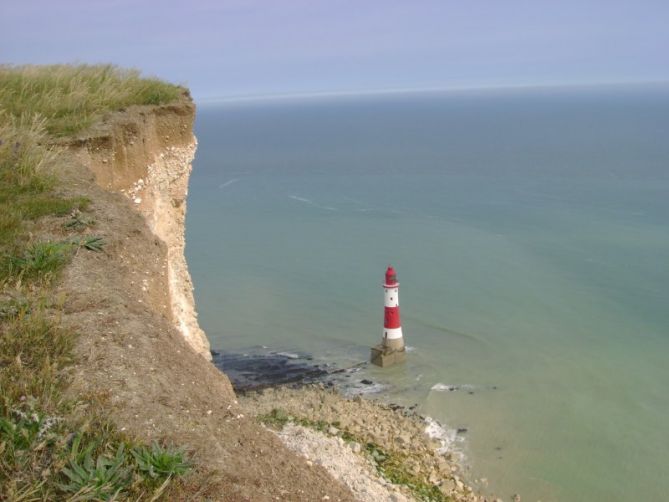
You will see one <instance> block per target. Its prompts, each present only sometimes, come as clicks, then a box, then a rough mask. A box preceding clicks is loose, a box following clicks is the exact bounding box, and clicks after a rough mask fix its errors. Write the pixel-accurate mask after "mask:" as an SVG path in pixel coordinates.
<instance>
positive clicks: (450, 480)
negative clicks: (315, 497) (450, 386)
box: [213, 350, 501, 502]
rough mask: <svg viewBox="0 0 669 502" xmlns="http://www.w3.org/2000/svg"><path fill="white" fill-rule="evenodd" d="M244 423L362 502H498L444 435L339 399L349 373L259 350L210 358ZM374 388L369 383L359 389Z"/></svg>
mask: <svg viewBox="0 0 669 502" xmlns="http://www.w3.org/2000/svg"><path fill="white" fill-rule="evenodd" d="M213 361H214V363H215V364H216V365H217V366H219V367H220V368H221V369H223V370H224V371H225V372H226V374H227V375H228V376H229V377H230V379H231V382H232V384H233V386H234V387H235V390H236V391H237V394H238V399H239V404H240V406H241V408H242V409H243V410H244V413H245V414H246V415H247V416H252V417H255V418H256V419H257V420H258V421H260V422H262V423H263V424H265V426H266V427H267V428H269V429H271V430H273V431H274V432H275V433H276V434H277V436H278V437H279V438H280V439H281V440H282V442H283V443H284V444H285V445H286V446H287V447H288V448H290V449H291V450H293V451H295V452H296V453H298V454H300V455H302V456H303V457H305V458H306V459H307V463H308V464H309V465H311V464H317V465H320V466H322V467H324V468H325V469H326V470H328V472H330V474H331V475H332V476H333V477H335V478H336V479H337V480H339V481H341V482H343V483H344V484H345V485H346V486H347V487H348V488H349V489H350V490H351V491H352V492H353V494H354V495H355V496H356V498H357V499H359V500H361V501H370V502H371V501H377V500H396V501H405V500H455V501H478V502H484V501H499V500H501V499H499V498H496V497H489V496H485V495H482V494H481V492H482V491H483V489H484V487H485V480H477V481H478V483H477V484H476V486H474V485H473V484H471V483H469V482H468V481H467V479H466V475H465V473H464V468H463V465H462V462H461V460H462V458H461V456H460V454H459V453H458V452H456V451H453V450H452V449H450V448H449V445H448V444H447V443H446V442H445V441H444V440H443V439H442V438H441V437H440V434H443V433H444V429H442V428H441V426H440V425H439V424H438V423H437V422H436V421H434V420H432V419H430V418H429V417H423V416H421V415H419V414H418V413H416V412H415V411H414V410H413V409H412V408H413V407H412V408H407V407H403V406H399V405H395V404H384V403H382V402H379V401H375V400H372V399H367V398H365V399H363V398H362V397H361V396H360V395H357V396H355V397H346V396H345V395H344V394H343V393H342V392H340V387H341V383H342V382H343V381H345V380H346V378H344V376H345V374H349V375H350V373H351V372H355V370H356V368H353V369H341V368H335V367H332V366H328V365H318V364H316V363H314V362H313V361H311V359H310V358H309V356H308V355H300V354H290V353H282V352H268V351H266V350H250V351H248V352H244V353H241V354H226V355H222V354H218V353H216V352H214V353H213ZM365 383H366V384H368V385H373V382H371V381H368V382H365Z"/></svg>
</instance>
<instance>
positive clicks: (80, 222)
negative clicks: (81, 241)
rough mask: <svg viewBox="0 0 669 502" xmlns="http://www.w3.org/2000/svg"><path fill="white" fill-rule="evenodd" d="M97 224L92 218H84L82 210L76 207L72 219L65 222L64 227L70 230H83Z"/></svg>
mask: <svg viewBox="0 0 669 502" xmlns="http://www.w3.org/2000/svg"><path fill="white" fill-rule="evenodd" d="M94 224H95V221H94V220H92V219H88V218H84V216H83V215H82V214H81V211H79V210H77V209H74V210H73V211H72V212H71V213H70V219H69V220H68V221H66V222H65V223H64V224H63V227H65V228H67V229H69V230H82V229H84V228H86V227H90V226H92V225H94Z"/></svg>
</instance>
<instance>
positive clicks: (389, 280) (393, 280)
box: [384, 265, 400, 287]
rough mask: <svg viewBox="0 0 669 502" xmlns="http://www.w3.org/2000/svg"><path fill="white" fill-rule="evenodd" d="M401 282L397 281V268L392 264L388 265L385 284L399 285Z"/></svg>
mask: <svg viewBox="0 0 669 502" xmlns="http://www.w3.org/2000/svg"><path fill="white" fill-rule="evenodd" d="M399 284H400V283H399V282H397V273H396V272H395V269H394V268H393V267H392V265H388V269H387V270H386V282H385V284H384V286H389V287H395V286H399Z"/></svg>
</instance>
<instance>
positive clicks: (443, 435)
mask: <svg viewBox="0 0 669 502" xmlns="http://www.w3.org/2000/svg"><path fill="white" fill-rule="evenodd" d="M425 424H426V425H425V434H427V436H428V437H429V438H431V439H436V440H437V441H439V443H440V444H441V446H440V447H439V448H437V453H439V454H440V455H443V454H445V453H454V454H456V456H457V457H458V460H459V461H462V458H463V457H464V455H463V453H462V452H461V451H460V450H459V449H458V448H456V445H457V443H461V442H463V441H464V439H463V438H462V437H461V436H458V433H457V431H456V430H455V429H448V428H447V427H444V426H443V425H441V424H440V423H439V422H437V421H436V420H435V419H434V418H432V417H425Z"/></svg>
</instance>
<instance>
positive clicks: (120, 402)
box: [52, 96, 354, 501]
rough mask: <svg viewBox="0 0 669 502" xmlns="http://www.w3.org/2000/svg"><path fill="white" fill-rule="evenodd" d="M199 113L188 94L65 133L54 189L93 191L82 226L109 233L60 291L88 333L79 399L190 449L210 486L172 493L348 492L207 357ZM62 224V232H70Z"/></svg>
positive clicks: (241, 496) (69, 318) (80, 354)
mask: <svg viewBox="0 0 669 502" xmlns="http://www.w3.org/2000/svg"><path fill="white" fill-rule="evenodd" d="M193 116H194V107H193V105H192V103H191V102H190V99H189V98H187V97H186V96H184V98H183V100H182V101H181V102H179V103H177V104H176V105H170V106H160V107H139V108H131V109H129V110H126V111H124V112H120V113H117V114H113V115H110V116H109V117H105V119H104V121H103V122H102V123H101V124H100V125H99V126H98V127H97V128H96V129H95V130H92V131H89V132H88V133H87V134H86V136H85V137H81V138H78V139H68V140H64V141H63V145H64V146H66V147H68V149H69V154H68V155H64V160H63V162H62V165H61V172H60V173H59V178H60V179H61V181H62V183H61V185H60V188H59V189H60V190H61V191H62V192H63V195H64V196H66V197H75V196H76V197H87V198H88V199H90V201H91V204H90V207H89V208H88V209H87V211H85V213H84V214H82V215H81V217H82V218H83V219H85V220H86V221H87V222H88V223H87V224H86V227H85V228H84V229H81V230H80V232H81V234H82V235H97V236H99V237H101V238H102V239H103V242H104V246H103V249H102V251H101V252H98V253H94V252H89V251H82V252H78V253H75V254H74V256H72V261H71V263H70V264H69V265H68V267H66V269H65V270H64V271H63V273H62V277H61V278H60V280H59V283H58V288H57V291H56V292H55V294H54V295H53V296H54V300H55V301H56V302H57V303H58V302H62V309H61V310H60V311H59V313H58V315H59V316H60V317H61V319H62V322H63V324H64V325H65V326H66V327H67V328H68V329H71V330H73V331H74V332H76V333H79V334H80V336H79V337H78V338H77V343H76V347H75V354H76V362H75V364H74V365H73V367H72V369H71V371H70V373H69V377H70V379H71V386H70V392H71V396H72V398H73V399H74V400H78V399H79V396H85V397H86V399H89V398H90V399H94V400H95V401H96V402H99V403H100V405H101V406H103V407H104V410H105V413H107V414H108V416H109V417H110V419H111V420H113V421H114V423H115V424H116V426H117V427H118V428H119V430H121V431H126V432H127V433H128V434H129V435H130V436H131V437H137V438H140V439H142V440H145V441H147V442H150V441H160V442H161V443H162V442H164V443H168V444H175V445H180V446H182V447H184V448H186V449H187V450H188V451H189V452H191V458H192V459H193V461H194V463H195V464H196V465H197V469H196V471H197V473H195V474H194V475H193V476H194V477H193V478H190V479H192V483H195V484H196V486H197V483H198V479H200V480H202V483H203V484H202V485H201V486H198V487H197V489H194V491H193V493H197V495H192V494H191V495H190V496H188V497H185V496H184V497H182V498H176V499H175V500H186V499H187V500H191V499H193V500H196V499H197V500H200V499H207V500H226V501H228V500H229V501H237V500H253V501H271V500H276V496H277V494H281V496H282V499H284V500H326V499H328V498H330V499H331V500H339V501H353V500H354V497H353V496H352V494H351V493H350V491H349V490H348V489H347V488H346V487H344V486H343V485H341V483H339V482H337V481H335V480H334V479H333V478H332V477H331V476H330V475H329V474H328V473H327V471H326V470H325V469H324V468H323V467H322V466H319V465H308V464H307V463H306V460H305V459H304V458H302V457H300V456H298V455H297V454H295V453H294V452H291V451H289V450H287V449H286V448H285V447H284V446H283V445H282V443H281V442H280V440H279V439H278V438H277V437H276V436H275V435H274V434H273V433H271V432H270V431H268V430H266V429H264V428H263V427H262V426H260V425H259V424H258V423H257V422H256V420H255V419H254V418H253V417H249V416H246V413H245V411H244V410H242V409H241V408H240V406H239V403H238V401H237V397H236V396H235V393H234V391H233V388H232V386H231V384H230V381H229V379H228V378H227V376H226V375H225V374H223V373H221V372H220V371H219V370H218V369H217V368H216V367H215V366H214V365H213V364H211V363H210V362H207V361H205V360H204V359H203V357H205V358H209V351H208V346H209V344H208V342H207V339H206V337H205V336H204V334H203V333H202V331H201V330H200V329H199V327H198V325H197V320H196V316H195V310H194V307H193V297H192V292H191V283H190V278H189V276H188V270H187V268H186V263H185V261H184V256H183V247H184V224H183V222H184V215H185V201H186V192H187V184H188V175H189V173H190V169H191V166H190V163H191V161H192V158H193V153H194V150H195V138H194V137H193V133H192V123H193ZM59 228H60V227H58V226H56V230H55V231H56V233H58V232H60V234H57V235H53V236H52V237H53V238H54V239H63V238H65V237H66V235H68V234H67V232H65V231H64V230H62V231H61V230H58V229H59ZM73 402H74V401H73ZM77 406H78V408H77V412H78V413H82V414H86V413H88V412H89V410H88V409H87V408H86V405H85V403H82V404H81V406H80V405H79V404H78V405H77ZM198 476H200V477H199V478H198ZM185 482H186V483H188V482H189V481H185ZM201 489H204V490H205V492H201V491H200V490H201Z"/></svg>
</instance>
